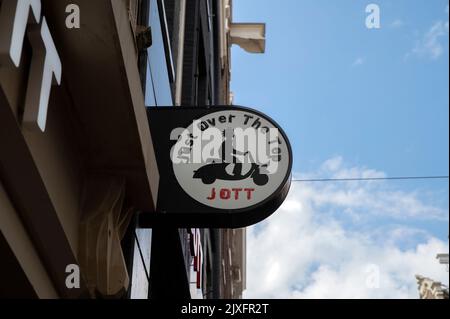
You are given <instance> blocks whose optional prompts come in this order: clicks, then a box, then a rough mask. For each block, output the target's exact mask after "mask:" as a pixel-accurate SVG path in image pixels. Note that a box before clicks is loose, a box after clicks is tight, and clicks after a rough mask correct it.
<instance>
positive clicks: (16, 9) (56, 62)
mask: <svg viewBox="0 0 450 319" xmlns="http://www.w3.org/2000/svg"><path fill="white" fill-rule="evenodd" d="M27 31H28V32H27ZM26 33H28V40H29V41H30V44H31V46H32V48H33V56H32V60H31V67H30V71H29V79H28V86H27V93H26V98H25V110H24V116H23V126H24V127H26V128H28V129H31V130H41V131H42V132H44V131H45V125H46V121H47V108H48V102H49V98H50V92H51V87H52V85H59V84H60V83H61V72H62V66H61V60H60V58H59V55H58V52H57V50H56V47H55V44H54V42H53V39H52V36H51V34H50V30H49V28H48V25H47V22H46V20H45V18H44V17H42V18H41V1H40V0H15V1H13V0H8V1H3V3H2V4H1V8H0V66H2V67H11V66H13V67H19V66H20V60H21V57H22V51H23V43H24V41H25V34H26Z"/></svg>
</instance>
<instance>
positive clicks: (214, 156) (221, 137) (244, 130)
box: [171, 110, 291, 210]
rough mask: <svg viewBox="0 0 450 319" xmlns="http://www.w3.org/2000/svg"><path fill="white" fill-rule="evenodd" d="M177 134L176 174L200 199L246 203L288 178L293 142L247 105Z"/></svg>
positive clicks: (213, 203) (221, 205) (226, 205)
mask: <svg viewBox="0 0 450 319" xmlns="http://www.w3.org/2000/svg"><path fill="white" fill-rule="evenodd" d="M179 133H180V134H177V135H173V136H172V139H175V140H177V142H176V144H175V145H174V146H173V147H172V152H171V158H172V163H173V170H174V174H175V177H176V179H177V181H178V183H179V184H180V186H181V187H182V188H183V190H184V191H185V192H186V193H187V194H188V195H189V196H191V197H192V198H193V199H195V200H196V201H198V202H200V203H202V204H204V205H206V206H209V207H214V208H218V209H224V210H227V209H230V210H236V209H243V208H248V207H251V206H254V205H257V204H260V203H262V202H263V201H265V200H266V199H268V198H269V197H270V196H271V195H273V194H275V193H277V191H278V190H279V188H280V187H281V186H282V185H283V184H284V183H285V181H286V179H287V178H288V175H289V174H290V172H289V167H290V164H291V163H290V161H291V155H290V153H289V152H290V148H289V145H288V142H287V141H286V139H285V137H284V135H283V134H281V132H280V131H279V130H278V128H277V127H276V126H275V125H274V124H273V123H272V122H270V121H269V120H268V119H266V118H264V117H261V116H260V115H257V114H256V113H253V112H251V111H247V110H229V111H228V110H227V111H217V112H214V113H210V114H208V115H205V116H203V117H202V118H200V119H198V120H196V121H194V123H193V124H192V125H190V126H189V127H188V128H187V129H185V130H182V132H179Z"/></svg>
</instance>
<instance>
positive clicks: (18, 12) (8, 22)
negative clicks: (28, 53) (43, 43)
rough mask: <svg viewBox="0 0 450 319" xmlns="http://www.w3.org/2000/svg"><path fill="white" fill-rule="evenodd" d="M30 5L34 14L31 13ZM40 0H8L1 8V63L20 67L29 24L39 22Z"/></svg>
mask: <svg viewBox="0 0 450 319" xmlns="http://www.w3.org/2000/svg"><path fill="white" fill-rule="evenodd" d="M30 7H31V9H32V13H33V14H32V15H30ZM40 17H41V1H40V0H15V1H14V0H7V1H3V4H2V7H1V9H0V64H1V65H3V66H4V65H11V62H12V63H13V64H14V65H15V66H16V67H18V66H19V64H20V58H21V56H22V48H23V41H24V38H25V31H26V29H27V25H28V24H38V23H39V22H40Z"/></svg>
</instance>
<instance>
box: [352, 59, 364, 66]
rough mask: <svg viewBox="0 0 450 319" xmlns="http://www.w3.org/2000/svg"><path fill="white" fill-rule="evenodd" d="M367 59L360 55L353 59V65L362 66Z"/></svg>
mask: <svg viewBox="0 0 450 319" xmlns="http://www.w3.org/2000/svg"><path fill="white" fill-rule="evenodd" d="M365 62H366V61H365V60H364V58H362V57H358V58H356V59H355V61H353V63H352V66H353V67H356V66H360V65H363V64H364V63H365Z"/></svg>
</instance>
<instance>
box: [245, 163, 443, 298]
mask: <svg viewBox="0 0 450 319" xmlns="http://www.w3.org/2000/svg"><path fill="white" fill-rule="evenodd" d="M325 173H329V175H331V176H352V177H362V176H384V173H382V172H379V171H375V170H370V169H367V168H364V167H351V168H346V167H345V166H344V161H343V159H342V158H340V157H336V158H332V159H330V160H328V161H326V162H325V163H324V164H323V165H322V167H321V168H320V170H319V172H316V173H313V174H309V175H308V177H310V176H315V175H317V174H325ZM387 186H388V185H386V184H384V183H383V182H364V183H361V182H348V183H347V182H345V183H324V184H321V183H294V184H293V185H292V187H291V191H290V193H289V196H288V198H287V199H286V201H285V202H284V204H283V205H282V207H281V208H280V209H279V210H278V211H277V212H276V213H275V214H274V215H273V216H271V217H270V218H268V219H267V220H265V221H264V222H262V223H261V224H258V225H256V226H254V227H251V228H249V229H248V235H247V290H246V291H245V292H244V297H246V298H417V297H418V291H417V284H416V280H415V277H414V276H415V275H416V274H420V275H424V276H428V277H431V278H433V279H435V280H441V281H443V282H445V283H447V284H448V273H447V272H446V271H445V267H443V266H442V265H440V264H439V263H438V262H437V260H436V258H435V257H436V254H437V253H442V252H448V243H446V242H443V241H441V240H439V239H437V238H435V237H433V236H432V235H430V234H429V233H428V232H427V231H425V230H423V229H418V228H415V227H411V226H409V227H408V226H404V225H403V226H402V225H401V222H402V220H404V219H405V218H408V220H411V219H422V220H423V219H428V220H445V221H446V223H447V224H448V212H447V211H443V210H442V209H440V208H438V207H434V206H432V205H428V204H426V203H424V202H422V201H421V200H420V199H419V197H418V195H417V194H415V193H413V192H404V191H399V190H391V191H389V190H388V189H387ZM333 211H335V212H334V213H330V212H333ZM336 211H338V212H337V213H336ZM378 216H384V217H385V218H390V219H391V220H392V222H391V223H385V224H380V223H378V224H377V222H376V221H377V218H378ZM345 217H350V220H351V222H350V224H349V225H346V222H345V221H344V219H345ZM374 221H375V222H374ZM347 223H348V221H347ZM405 247H406V248H405ZM374 267H377V268H375V269H379V288H373V286H371V285H370V282H368V280H369V279H370V276H371V271H373V270H374ZM368 283H369V284H368ZM371 287H372V288H371Z"/></svg>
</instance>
